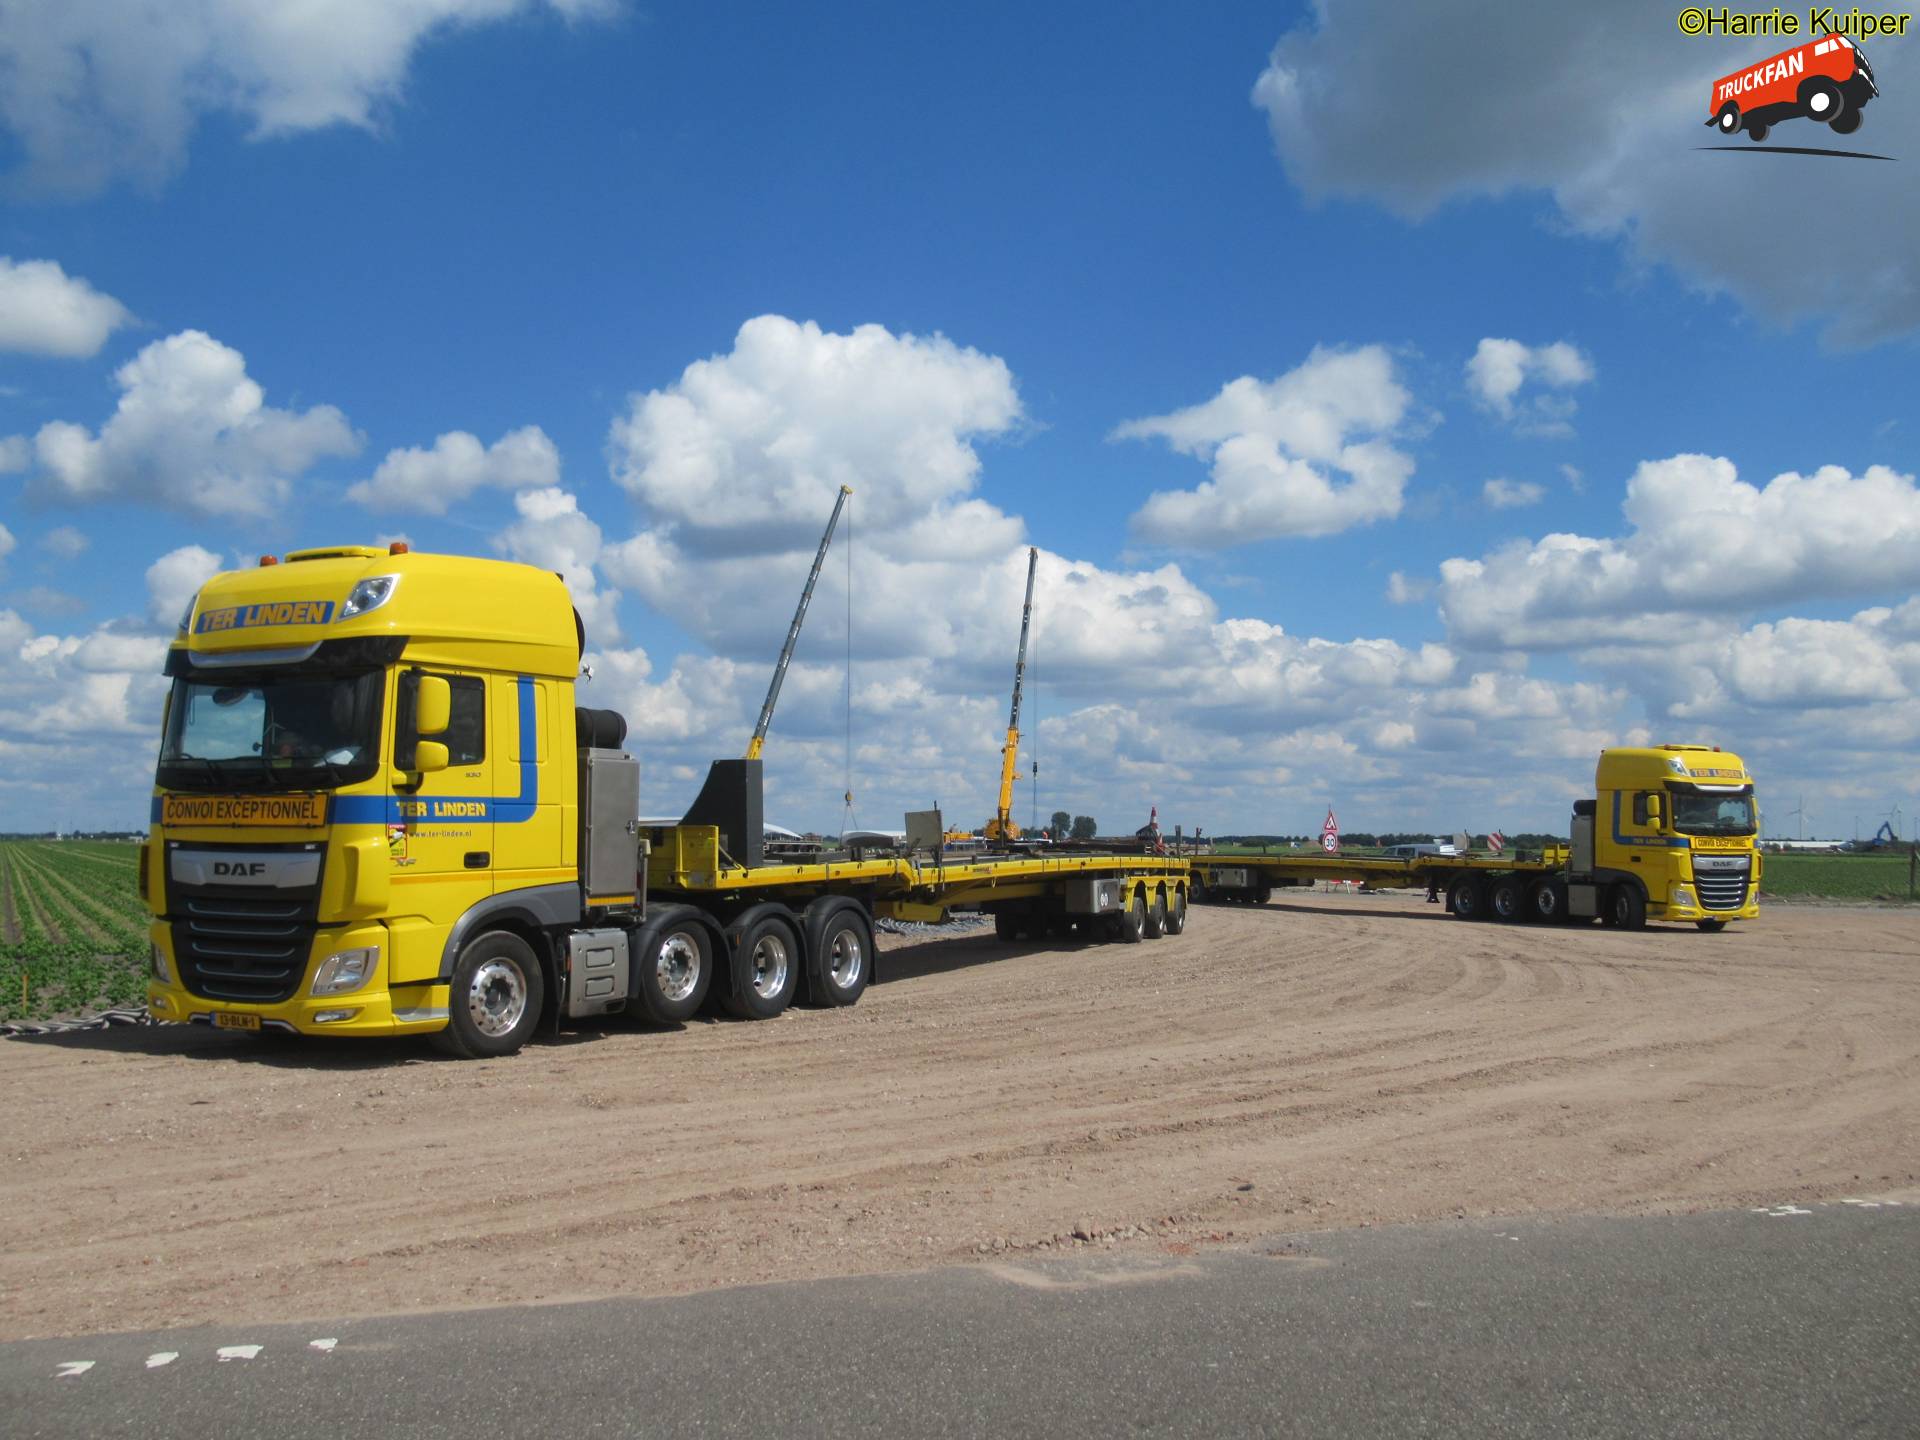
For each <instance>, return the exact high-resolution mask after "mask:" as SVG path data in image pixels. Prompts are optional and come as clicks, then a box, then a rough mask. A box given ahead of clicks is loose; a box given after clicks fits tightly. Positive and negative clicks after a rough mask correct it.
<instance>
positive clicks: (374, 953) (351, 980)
mask: <svg viewBox="0 0 1920 1440" xmlns="http://www.w3.org/2000/svg"><path fill="white" fill-rule="evenodd" d="M379 963H380V947H379V946H377V945H368V946H365V947H363V948H361V949H358V950H336V951H335V952H334V953H333V954H331V955H329V956H327V958H326V959H324V960H322V961H321V962H320V969H319V971H318V973H316V974H315V975H314V977H313V991H312V993H313V994H315V995H344V994H346V993H347V992H348V991H349V990H358V989H359V988H360V987H361V986H362V985H364V984H366V983H367V981H369V980H371V979H372V978H373V967H374V966H375V965H377V964H379Z"/></svg>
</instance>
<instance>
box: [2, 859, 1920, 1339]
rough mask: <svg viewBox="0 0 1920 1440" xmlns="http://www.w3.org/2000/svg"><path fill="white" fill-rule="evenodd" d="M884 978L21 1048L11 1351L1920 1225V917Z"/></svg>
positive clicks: (1038, 963) (1087, 958) (988, 941)
mask: <svg viewBox="0 0 1920 1440" xmlns="http://www.w3.org/2000/svg"><path fill="white" fill-rule="evenodd" d="M879 973H880V980H881V983H879V984H878V985H876V986H875V987H873V988H872V989H870V990H869V991H868V993H867V995H866V998H865V999H864V1000H862V1002H861V1003H860V1004H859V1005H858V1006H856V1007H854V1008H853V1009H850V1010H838V1011H810V1010H795V1011H792V1012H790V1013H789V1014H787V1015H786V1016H784V1017H782V1018H781V1019H779V1020H777V1021H775V1022H772V1023H769V1024H759V1025H752V1024H744V1023H738V1022H703V1023H698V1024H695V1025H693V1026H691V1027H689V1028H688V1029H686V1030H684V1031H677V1032H660V1031H649V1030H645V1029H642V1028H640V1027H638V1026H635V1025H629V1024H627V1023H625V1022H618V1023H615V1022H608V1023H607V1024H606V1025H605V1026H603V1027H602V1028H597V1029H592V1030H587V1031H583V1032H579V1033H573V1034H569V1035H566V1036H563V1037H562V1038H561V1039H560V1040H558V1041H542V1042H540V1043H537V1044H535V1045H533V1046H531V1047H529V1048H528V1049H527V1050H525V1051H524V1052H522V1053H521V1054H520V1055H518V1056H516V1057H514V1058H513V1059H511V1060H503V1061H496V1062H482V1063H472V1062H467V1063H462V1062H457V1061H449V1060H444V1059H440V1058H438V1057H437V1056H435V1055H433V1054H432V1052H430V1051H428V1050H427V1049H426V1048H425V1046H424V1045H416V1044H413V1043H405V1044H403V1043H398V1042H374V1043H367V1044H352V1043H349V1042H337V1043H323V1042H304V1043H294V1044H287V1043H280V1044H275V1043H270V1042H261V1041H258V1040H253V1039H249V1038H248V1037H244V1036H230V1035H223V1034H216V1033H212V1032H206V1031H199V1030H194V1031H185V1030H181V1029H176V1028H173V1027H163V1028H160V1029H155V1030H125V1029H121V1030H110V1031H104V1032H89V1033H84V1034H77V1035H68V1036H62V1037H48V1038H42V1039H36V1040H15V1041H0V1214H4V1215H5V1216H6V1217H7V1220H6V1230H7V1239H6V1244H5V1246H4V1249H3V1250H0V1338H6V1339H12V1338H21V1337H27V1336H40V1335H59V1334H80V1333H90V1332H98V1331H108V1330H122V1329H132V1328H143V1327H148V1326H160V1325H168V1324H186V1323H198V1322H210V1321H220V1322H234V1323H237V1322H243V1321H279V1320H297V1319H307V1318H320V1317H328V1316H347V1315H355V1314H368V1313H388V1312H396V1311H406V1310H416V1309H437V1308H442V1307H450V1306H461V1305H483V1304H497V1303H503V1302H512V1301H534V1300H551V1299H560V1298H573V1297H586V1296H602V1295H615V1294H663V1293H674V1292H681V1291H689V1290H696V1289H703V1288H706V1287H711V1286H721V1285H733V1284H740V1283H745V1282H753V1281H763V1280H775V1279H789V1278H798V1277H810V1276H823V1275H840V1274H847V1273H852V1272H867V1271H880V1270H900V1269H913V1268H920V1267H924V1266H927V1265H931V1264H936V1263H953V1262H965V1261H969V1260H974V1259H978V1258H981V1257H983V1256H1002V1255H1006V1254H1011V1255H1013V1256H1015V1257H1018V1256H1019V1255H1020V1254H1022V1253H1024V1252H1030V1251H1032V1250H1035V1249H1036V1248H1042V1249H1049V1250H1051V1249H1055V1248H1059V1247H1063V1246H1065V1247H1070V1246H1076V1245H1081V1246H1087V1245H1090V1246H1110V1247H1113V1248H1115V1249H1118V1250H1121V1251H1123V1252H1124V1251H1126V1250H1128V1249H1133V1250H1136V1251H1139V1252H1140V1253H1142V1254H1153V1253H1160V1252H1164V1251H1169V1250H1170V1251H1172V1252H1174V1253H1187V1252H1188V1250H1190V1248H1191V1247H1194V1246H1201V1245H1209V1244H1222V1243H1227V1244H1231V1243H1237V1242H1238V1241H1240V1240H1242V1239H1245V1238H1248V1237H1252V1236H1255V1235H1258V1234H1260V1233H1262V1232H1272V1231H1280V1230H1299V1229H1306V1228H1320V1227H1344V1226H1355V1225H1366V1224H1379V1223H1382V1222H1389V1221H1403V1220H1419V1219H1429V1218H1434V1217H1444V1216H1451V1215H1488V1214H1495V1215H1500V1214H1518V1213H1523V1212H1539V1211H1575V1210H1579V1211H1594V1210H1599V1211H1617V1212H1651V1211H1671V1210H1692V1209H1700V1208H1712V1207H1725V1206H1743V1205H1771V1204H1775V1203H1778V1202H1781V1201H1788V1200H1799V1201H1805V1200H1812V1199H1837V1198H1842V1197H1849V1196H1892V1197H1897V1198H1905V1199H1908V1200H1909V1201H1911V1200H1914V1199H1920V1182H1916V1175H1920V910H1914V909H1905V910H1900V909H1870V908H1840V907H1794V906H1786V905H1780V906H1775V907H1773V908H1772V909H1770V910H1768V911H1766V912H1765V913H1764V914H1763V915H1762V917H1761V918H1760V920H1759V921H1758V922H1756V923H1753V924H1750V925H1748V926H1746V927H1744V928H1742V927H1735V928H1734V929H1731V930H1729V931H1727V932H1726V933H1725V934H1722V935H1717V936H1715V935H1702V934H1699V933H1696V932H1695V931H1694V930H1693V929H1691V928H1686V929H1672V928H1654V929H1651V930H1648V931H1645V932H1643V933H1639V934H1624V933H1620V932H1616V931H1612V930H1603V929H1600V928H1582V929H1550V930H1542V929H1535V928H1532V927H1502V926H1497V925H1476V924H1467V923H1463V922H1459V921H1453V920H1449V919H1447V918H1446V917H1444V916H1443V915H1442V914H1441V913H1440V910H1439V907H1437V906H1430V905H1426V904H1423V903H1422V902H1421V900H1420V898H1419V897H1418V896H1416V895H1396V896H1343V895H1300V896H1296V897H1292V898H1289V899H1287V900H1286V901H1285V902H1284V903H1283V902H1282V901H1280V900H1276V901H1275V902H1274V903H1273V904H1272V905H1270V906H1268V907H1266V908H1264V909H1248V908H1240V907H1228V908H1220V909H1201V910H1196V911H1194V912H1193V916H1192V922H1191V924H1190V925H1189V927H1188V930H1187V933H1186V934H1185V935H1184V936H1181V937H1179V938H1177V939H1165V940H1158V941H1153V942H1149V943H1147V944H1143V945H1138V946H1124V945H1100V946H1087V947H1080V948H1072V947H1067V948H1057V949H1048V948H1043V947H1032V946H1007V945H1002V944H1000V943H998V942H996V941H995V940H994V939H993V938H992V934H991V932H990V931H989V932H985V933H983V934H979V935H976V936H973V937H970V938H966V939H957V940H940V941H935V942H924V943H918V944H908V943H896V944H893V945H891V946H890V947H889V948H888V949H887V950H886V952H885V953H884V954H883V956H882V957H881V964H880V972H879ZM1076 1231H1077V1232H1079V1234H1080V1236H1081V1237H1082V1238H1079V1239H1076V1238H1075V1232H1076Z"/></svg>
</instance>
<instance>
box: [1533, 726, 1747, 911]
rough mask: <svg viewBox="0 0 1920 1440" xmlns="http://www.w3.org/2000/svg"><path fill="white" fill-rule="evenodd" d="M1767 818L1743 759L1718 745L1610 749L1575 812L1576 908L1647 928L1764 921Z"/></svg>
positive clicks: (1572, 893) (1572, 896)
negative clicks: (1762, 848) (1761, 845)
mask: <svg viewBox="0 0 1920 1440" xmlns="http://www.w3.org/2000/svg"><path fill="white" fill-rule="evenodd" d="M1759 833H1760V812H1759V808H1758V804H1757V800H1756V797H1755V794H1754V787H1753V776H1752V774H1751V773H1750V772H1749V771H1748V769H1747V766H1746V762H1745V761H1743V760H1742V759H1741V758H1740V757H1739V756H1738V755H1735V754H1732V753H1731V752H1729V751H1726V750H1722V749H1720V748H1719V747H1718V746H1711V745H1660V746H1653V747H1647V748H1623V749H1614V750H1603V751H1601V752H1600V760H1599V763H1598V765H1597V766H1596V767H1595V771H1594V799H1592V800H1582V801H1580V802H1578V803H1577V804H1576V805H1575V806H1574V817H1573V847H1572V850H1573V853H1572V857H1571V864H1570V865H1569V872H1570V874H1569V884H1568V895H1567V904H1568V909H1569V911H1570V912H1571V913H1572V914H1573V915H1575V916H1589V917H1591V916H1599V917H1600V918H1601V919H1603V920H1606V921H1608V922H1609V923H1612V924H1619V925H1624V926H1627V927H1629V928H1637V926H1639V925H1641V924H1644V923H1645V922H1646V921H1647V920H1649V919H1655V920H1677V921H1692V922H1693V923H1694V924H1696V925H1698V926H1699V927H1700V928H1701V929H1703V930H1719V929H1722V928H1724V926H1725V925H1726V923H1727V922H1728V921H1729V920H1746V919H1751V918H1753V917H1754V916H1755V915H1757V914H1759V901H1758V895H1759V889H1760V855H1759V849H1758V846H1757V843H1756V839H1757V837H1758V835H1759Z"/></svg>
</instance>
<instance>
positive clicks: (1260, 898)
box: [1253, 880, 1273, 905]
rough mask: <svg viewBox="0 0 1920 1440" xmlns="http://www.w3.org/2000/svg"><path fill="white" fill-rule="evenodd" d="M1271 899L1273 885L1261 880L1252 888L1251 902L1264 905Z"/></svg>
mask: <svg viewBox="0 0 1920 1440" xmlns="http://www.w3.org/2000/svg"><path fill="white" fill-rule="evenodd" d="M1271 899H1273V886H1271V885H1269V884H1267V883H1266V882H1265V881H1264V880H1263V881H1261V882H1260V884H1259V885H1258V886H1256V887H1255V888H1254V892H1253V903H1254V904H1256V905H1264V904H1266V903H1267V902H1268V901H1269V900H1271Z"/></svg>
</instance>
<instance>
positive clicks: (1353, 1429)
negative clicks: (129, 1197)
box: [0, 1203, 1920, 1440]
mask: <svg viewBox="0 0 1920 1440" xmlns="http://www.w3.org/2000/svg"><path fill="white" fill-rule="evenodd" d="M608 1263H609V1264H610V1265H617V1264H618V1263H619V1261H618V1257H616V1256H609V1257H608ZM254 1346H257V1347H259V1348H258V1350H257V1351H256V1352H253V1353H251V1354H248V1353H247V1347H254ZM227 1347H241V1348H239V1349H232V1348H227ZM223 1348H225V1349H226V1350H227V1357H228V1358H225V1359H222V1358H220V1352H221V1351H222V1349H223ZM169 1356H170V1357H172V1358H165V1357H169ZM83 1363H85V1368H79V1367H80V1366H81V1365H82V1364H83ZM542 1431H543V1432H550V1433H552V1434H555V1435H565V1436H568V1437H575V1436H594V1435H625V1434H685V1435H756V1436H758V1435H767V1436H772V1435H779V1436H786V1435H860V1436H865V1435H872V1436H888V1437H895V1436H913V1435H996V1436H998V1435H1009V1436H1029V1435H1031V1436H1045V1437H1048V1440H1060V1437H1062V1436H1068V1435H1099V1436H1108V1435H1182V1436H1189V1435H1221V1436H1242V1435H1302V1436H1306V1435H1312V1436H1325V1435H1356V1436H1360V1435H1364V1436H1368V1437H1376V1436H1402V1435H1409V1436H1416V1435H1417V1436H1459V1437H1463V1440H1466V1437H1472V1440H1481V1437H1489V1436H1509V1435H1529V1436H1546V1435H1552V1436H1556V1437H1562V1436H1633V1437H1644V1436H1658V1435H1673V1436H1681V1435H1684V1436H1687V1437H1719V1436H1725V1437H1759V1436H1781V1437H1793V1440H1806V1437H1817V1436H1824V1435H1847V1436H1887V1437H1895V1436H1898V1437H1902V1440H1910V1437H1912V1436H1914V1435H1916V1434H1920V1206H1915V1205H1904V1206H1894V1205H1884V1206H1878V1207H1869V1206H1866V1205H1859V1204H1852V1203H1835V1204H1832V1205H1818V1206H1812V1207H1808V1208H1805V1209H1800V1208H1796V1207H1792V1206H1781V1207H1775V1208H1774V1209H1773V1210H1771V1211H1768V1212H1764V1213H1762V1212H1754V1211H1743V1212H1733V1213H1721V1214H1711V1215H1696V1216H1686V1217H1674V1218H1650V1219H1649V1218H1640V1219H1617V1218H1581V1219H1571V1220H1547V1219H1528V1220H1522V1221H1514V1222H1494V1221H1461V1222H1455V1223H1451V1224H1439V1225H1423V1226H1411V1227H1405V1228H1395V1229H1382V1230H1350V1231H1338V1232H1321V1233H1316V1234H1311V1235H1302V1236H1296V1237H1292V1238H1291V1239H1282V1240H1269V1241H1265V1242H1262V1244H1261V1245H1260V1246H1259V1247H1258V1248H1257V1249H1251V1250H1215V1251H1210V1252H1207V1253H1203V1254H1199V1255H1194V1256H1174V1255H1165V1254H1158V1253H1154V1254H1136V1253H1115V1252H1112V1251H1104V1250H1101V1249H1100V1248H1098V1247H1095V1248H1094V1249H1093V1250H1092V1251H1091V1252H1088V1253H1078V1254H1075V1255H1071V1256H1066V1257H1061V1258H1058V1259H1052V1260H1046V1261H1037V1260H1028V1259H1015V1260H1008V1261H1006V1262H1003V1263H996V1264H983V1265H980V1266H977V1267H969V1268H960V1269H949V1270H940V1271H933V1272H927V1273H922V1274H914V1275H894V1276H883V1277H872V1278H864V1279H852V1280H829V1281H819V1282H814V1283H809V1284H794V1285H769V1286H761V1287H751V1288H746V1289H737V1290H728V1291H716V1292H711V1293H708V1294H703V1295H695V1296H689V1297H685V1298H679V1299H659V1300H616V1301H596V1302H591V1303H583V1304H578V1305H556V1306H541V1307H516V1308H510V1309H496V1310H485V1311H464V1312H457V1313H448V1314H433V1315H419V1316H409V1317H398V1318H389V1319H378V1320H351V1321H340V1322H337V1323H332V1324H307V1325H299V1326H265V1327H260V1326H255V1327H243V1328H236V1329H234V1330H232V1331H228V1330H225V1329H195V1330H174V1331H156V1332H150V1333H146V1334H122V1335H112V1336H94V1337H89V1338H83V1339H74V1340H53V1341H45V1340H35V1341H22V1342H16V1343H14V1344H10V1345H6V1346H0V1432H4V1433H5V1434H6V1435H8V1436H10V1437H13V1440H27V1437H34V1436H61V1437H72V1436H91V1435H140V1436H147V1437H171V1436H179V1437H193V1440H204V1437H207V1436H222V1435H269V1434H270V1435H274V1436H276V1437H309V1436H333V1435H343V1434H354V1435H361V1436H368V1435H376V1434H378V1435H386V1434H404V1435H419V1436H442V1435H444V1436H459V1437H468V1440H470V1437H473V1436H484V1435H495V1434H507V1435H522V1434H532V1433H535V1432H542Z"/></svg>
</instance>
